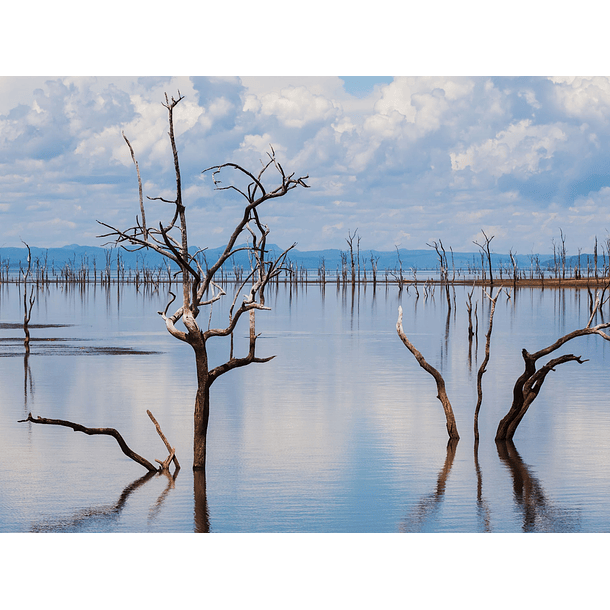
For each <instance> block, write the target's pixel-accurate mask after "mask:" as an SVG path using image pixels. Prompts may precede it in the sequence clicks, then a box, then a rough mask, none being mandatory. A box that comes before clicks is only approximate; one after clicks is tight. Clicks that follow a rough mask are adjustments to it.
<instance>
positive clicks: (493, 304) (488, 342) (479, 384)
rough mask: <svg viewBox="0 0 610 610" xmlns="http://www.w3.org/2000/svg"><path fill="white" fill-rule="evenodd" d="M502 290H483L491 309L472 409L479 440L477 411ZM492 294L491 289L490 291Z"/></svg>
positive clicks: (481, 400) (480, 401) (475, 434)
mask: <svg viewBox="0 0 610 610" xmlns="http://www.w3.org/2000/svg"><path fill="white" fill-rule="evenodd" d="M501 292H502V290H498V292H497V294H496V296H495V297H494V296H491V295H489V294H488V293H487V292H485V296H486V297H487V298H488V299H489V300H490V301H491V309H490V311H489V328H488V329H487V335H486V336H485V358H484V359H483V362H482V363H481V366H480V367H479V372H478V373H477V404H476V407H475V409H474V438H475V440H476V441H478V440H479V411H480V410H481V403H482V402H483V375H484V374H485V372H486V371H487V365H488V364H489V356H490V346H491V332H492V330H493V324H494V312H495V310H496V302H497V301H498V297H499V296H500V293H501ZM492 295H493V291H492Z"/></svg>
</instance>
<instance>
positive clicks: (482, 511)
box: [474, 439, 491, 532]
mask: <svg viewBox="0 0 610 610" xmlns="http://www.w3.org/2000/svg"><path fill="white" fill-rule="evenodd" d="M474 469H475V471H476V473H477V516H478V518H479V519H480V520H481V521H482V523H483V531H484V532H491V511H490V509H489V504H487V500H485V498H484V497H483V475H482V473H481V466H480V465H479V439H475V441H474Z"/></svg>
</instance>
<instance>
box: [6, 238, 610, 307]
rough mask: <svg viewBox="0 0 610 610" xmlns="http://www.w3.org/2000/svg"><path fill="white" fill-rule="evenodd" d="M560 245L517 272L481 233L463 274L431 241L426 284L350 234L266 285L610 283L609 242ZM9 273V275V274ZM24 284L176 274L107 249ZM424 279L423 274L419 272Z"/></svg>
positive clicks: (231, 278) (223, 278) (172, 279)
mask: <svg viewBox="0 0 610 610" xmlns="http://www.w3.org/2000/svg"><path fill="white" fill-rule="evenodd" d="M559 231H560V239H559V241H558V242H556V241H555V239H553V240H552V246H553V255H552V258H548V259H547V260H546V261H545V262H541V259H540V255H539V254H531V255H529V259H530V265H529V267H528V268H527V267H520V266H519V263H518V261H517V257H516V253H515V252H513V251H512V249H511V250H510V251H509V255H508V256H509V261H510V262H507V261H505V260H502V259H500V260H499V261H498V262H495V261H493V256H492V251H491V247H490V246H491V241H492V239H493V236H491V237H488V236H487V235H486V234H485V231H481V233H482V235H483V238H482V239H481V241H480V242H478V241H475V242H473V243H474V244H475V245H476V246H477V247H478V248H479V260H478V262H477V261H476V260H475V259H473V261H472V263H469V264H467V265H466V267H465V268H460V267H456V264H455V260H454V252H453V249H452V248H451V247H449V252H447V250H446V248H445V246H444V245H443V242H442V240H440V239H439V240H438V241H432V242H431V243H428V244H427V245H428V246H429V247H430V248H432V249H434V250H435V252H436V254H437V258H438V266H437V267H436V269H435V270H434V271H435V277H429V278H426V280H424V281H422V280H421V279H418V277H417V273H418V269H417V268H416V267H410V268H409V269H408V270H407V269H405V268H404V265H403V261H402V259H401V256H400V250H399V249H398V247H397V246H396V265H395V266H394V267H390V268H384V269H380V268H379V259H380V257H379V256H378V255H375V254H374V253H373V252H372V251H371V252H370V253H369V255H366V256H365V255H363V254H362V252H361V249H360V242H361V236H360V235H359V234H358V229H356V230H355V231H353V232H352V231H351V230H349V231H348V236H347V238H346V242H347V246H348V248H347V250H346V251H342V252H340V257H341V262H340V265H337V267H336V269H330V268H329V267H328V265H327V261H326V260H325V258H324V257H321V258H320V260H319V262H318V267H317V269H310V268H308V267H307V266H305V265H303V264H299V263H298V262H297V261H292V260H290V258H289V257H287V260H286V263H287V264H286V267H285V269H284V270H283V273H282V274H279V275H278V276H276V277H274V278H273V280H272V281H273V282H275V283H285V284H288V283H293V284H309V283H317V284H321V285H326V284H328V283H336V284H337V285H352V286H355V285H361V284H364V285H367V284H372V285H373V287H376V286H377V284H378V283H383V284H386V285H387V284H396V285H398V287H399V289H401V290H402V289H403V288H404V287H405V286H406V287H413V288H415V289H416V290H417V292H418V296H419V287H420V286H422V285H424V286H425V285H432V284H441V285H442V286H449V285H451V284H455V283H456V282H459V283H462V284H463V283H466V282H468V281H472V280H474V281H477V282H480V283H483V284H485V285H489V286H493V284H494V281H496V282H497V281H498V280H499V281H500V282H502V284H503V285H506V284H507V283H509V284H510V283H512V284H513V286H514V287H515V288H516V287H517V286H518V285H519V283H520V282H524V281H526V280H529V281H537V282H538V283H540V284H542V285H544V282H545V281H547V282H554V283H558V284H561V283H562V282H565V281H569V280H588V281H589V282H591V283H593V284H597V283H599V282H600V281H603V280H604V279H605V278H610V237H607V238H606V240H605V241H603V242H601V243H600V242H599V241H598V239H597V237H595V240H594V244H593V254H584V255H583V254H582V248H579V249H578V255H577V256H575V257H571V258H569V257H568V256H567V248H566V235H565V233H564V232H563V230H562V229H561V228H560V230H559ZM195 256H196V258H197V259H198V260H199V262H200V264H201V266H202V268H205V269H206V270H208V269H209V266H208V262H207V259H206V256H205V250H201V251H199V252H198V253H197V254H196V255H195ZM12 267H13V268H12ZM12 267H11V261H10V259H8V258H7V259H3V260H0V283H9V282H12V283H21V282H23V281H24V280H23V278H24V273H25V269H24V267H23V263H22V262H21V260H20V261H18V267H19V268H18V271H15V269H14V267H15V265H13V266H12ZM28 268H29V279H30V281H31V282H32V283H34V284H35V285H36V286H45V285H50V284H56V285H57V284H83V285H84V284H96V285H102V286H104V285H111V284H115V283H121V284H134V285H135V286H136V287H139V286H140V285H144V286H154V287H156V288H158V287H159V285H161V284H163V285H169V287H170V289H171V286H172V284H175V283H176V282H177V277H179V276H180V269H179V267H177V266H176V265H172V264H171V261H167V260H165V261H163V263H162V264H159V265H156V266H148V265H147V264H146V260H145V257H144V256H142V257H141V259H140V260H137V262H136V266H135V269H134V268H132V267H131V266H127V265H126V263H125V258H124V256H123V255H122V254H121V250H120V249H119V248H112V249H109V250H107V251H106V252H105V261H104V264H103V265H98V261H97V260H96V257H92V258H91V260H89V257H88V256H87V255H83V256H81V257H80V260H78V261H77V258H76V255H74V256H73V257H72V258H71V259H70V260H69V261H67V262H65V263H64V264H63V266H61V267H60V266H57V265H56V264H55V263H54V261H49V260H48V255H47V254H46V253H45V254H44V256H35V257H31V253H29V256H28ZM419 271H430V270H425V269H424V270H419ZM245 275H247V267H244V266H243V265H240V264H237V263H236V262H235V261H231V260H230V259H229V260H227V261H226V263H225V264H223V265H222V266H221V267H220V268H219V269H218V273H217V281H218V283H220V284H227V283H238V284H239V283H241V281H242V280H243V278H244V277H245Z"/></svg>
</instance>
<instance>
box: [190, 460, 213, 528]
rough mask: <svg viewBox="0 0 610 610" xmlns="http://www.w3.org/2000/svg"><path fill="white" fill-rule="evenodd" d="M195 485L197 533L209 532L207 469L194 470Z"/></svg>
mask: <svg viewBox="0 0 610 610" xmlns="http://www.w3.org/2000/svg"><path fill="white" fill-rule="evenodd" d="M193 477H194V486H195V533H196V534H207V533H209V531H210V512H209V510H208V497H207V493H206V488H205V470H194V471H193Z"/></svg>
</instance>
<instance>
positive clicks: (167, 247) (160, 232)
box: [100, 92, 308, 470]
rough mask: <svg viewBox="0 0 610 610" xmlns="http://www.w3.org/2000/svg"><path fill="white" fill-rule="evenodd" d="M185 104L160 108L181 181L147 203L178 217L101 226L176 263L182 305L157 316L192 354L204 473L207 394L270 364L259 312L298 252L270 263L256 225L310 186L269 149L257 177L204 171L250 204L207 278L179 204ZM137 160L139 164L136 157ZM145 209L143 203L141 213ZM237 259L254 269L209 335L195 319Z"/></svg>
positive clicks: (196, 459) (196, 464) (197, 460)
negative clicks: (234, 375) (274, 203)
mask: <svg viewBox="0 0 610 610" xmlns="http://www.w3.org/2000/svg"><path fill="white" fill-rule="evenodd" d="M182 99H184V98H183V96H182V95H180V92H178V97H177V98H174V97H172V98H171V99H169V98H168V97H167V95H166V96H165V103H164V104H163V106H165V108H166V109H167V111H168V122H169V139H170V144H171V148H172V153H173V161H174V172H175V180H176V196H175V199H173V200H167V199H163V198H162V197H153V198H149V199H152V200H157V201H163V202H165V203H167V204H169V205H170V206H172V209H173V212H172V215H171V216H170V218H171V219H170V221H169V223H166V224H163V223H159V225H158V228H153V226H152V224H149V225H146V224H145V223H144V221H143V220H142V221H140V219H139V218H138V217H136V224H135V226H133V227H130V228H128V229H118V228H116V227H112V226H110V225H108V224H106V223H103V222H101V223H100V224H102V225H103V226H105V227H107V228H108V229H110V232H109V233H106V234H105V235H102V236H101V237H111V238H113V239H114V241H115V243H116V244H117V245H119V246H122V247H123V248H125V249H130V248H131V249H135V250H137V249H142V248H148V249H151V250H154V251H155V252H157V253H159V254H161V255H162V256H164V257H166V259H168V260H170V261H171V262H173V263H174V264H175V265H176V266H177V267H178V269H179V275H180V276H181V278H182V296H181V299H180V304H179V305H178V306H177V308H176V310H175V311H174V313H173V314H171V315H170V314H168V311H169V308H170V307H171V305H172V303H173V302H174V300H175V299H176V295H174V294H173V293H172V292H170V293H169V294H170V296H171V298H170V300H169V302H168V303H167V305H166V307H165V310H164V311H160V312H159V314H160V315H161V317H162V318H163V320H164V322H165V325H166V328H167V330H168V332H169V333H170V334H171V335H172V336H173V337H175V338H176V339H179V340H180V341H183V342H185V343H188V344H189V345H190V346H191V348H192V349H193V351H194V354H195V364H196V370H197V393H196V397H195V412H194V440H193V469H194V470H203V469H205V458H206V439H207V430H208V421H209V416H210V388H211V386H212V384H213V383H214V381H216V380H217V379H218V378H219V377H221V376H222V375H224V374H225V373H227V372H228V371H230V370H233V369H235V368H238V367H243V366H246V365H248V364H251V363H253V362H258V363H262V362H268V361H269V360H271V359H272V358H273V356H270V357H266V358H259V357H258V356H256V340H257V334H256V330H255V311H256V310H269V309H270V308H269V307H266V306H265V299H264V289H265V286H266V285H267V284H268V282H269V281H270V280H272V279H273V278H275V277H277V276H278V275H279V274H280V273H282V272H283V271H284V262H285V259H286V255H287V253H288V251H289V250H290V249H292V247H294V245H293V246H291V247H290V248H288V249H287V250H285V251H284V252H283V253H282V254H281V255H280V256H279V257H278V258H277V259H275V260H271V259H269V258H268V252H267V249H266V243H267V235H268V234H269V229H268V227H267V226H266V225H264V224H263V223H262V221H261V219H260V217H259V207H260V206H261V204H263V203H264V202H266V201H269V200H272V199H276V198H278V197H283V196H284V195H286V194H287V193H288V192H289V191H291V190H292V189H294V188H296V187H298V186H302V187H307V186H308V185H307V184H305V182H304V181H305V180H306V179H307V178H308V176H304V177H299V178H296V177H295V174H294V173H291V174H286V173H285V172H284V169H283V168H282V166H281V165H280V163H279V162H278V161H277V159H276V156H275V151H274V150H273V148H271V153H269V154H268V159H267V160H266V162H264V163H262V168H261V169H260V170H259V171H258V173H257V174H255V173H251V172H250V171H247V170H246V169H244V168H243V167H241V166H240V165H237V164H235V163H223V164H221V165H216V166H213V167H210V168H208V169H206V170H204V173H205V172H208V171H209V172H212V178H213V181H214V185H215V187H216V190H220V191H222V190H233V191H235V192H237V193H238V194H239V195H241V196H243V198H244V199H245V201H246V203H245V206H244V210H243V215H242V217H241V218H240V219H239V221H238V222H237V224H236V226H235V229H234V230H233V233H232V234H231V236H230V237H229V240H228V242H227V244H226V246H225V248H224V250H223V252H222V253H221V254H220V256H219V257H218V259H217V260H216V262H215V263H214V264H213V265H211V266H210V267H209V268H208V269H206V270H205V271H204V270H203V269H202V268H201V266H200V264H199V262H198V260H197V258H196V255H193V254H191V253H190V252H189V248H188V245H189V244H188V239H189V236H188V231H187V223H186V206H185V203H184V201H183V199H182V178H181V174H180V165H179V160H178V149H177V146H176V141H175V137H174V108H175V107H176V106H177V105H178V104H179V103H180V101H181V100H182ZM125 139H126V138H125ZM126 140H127V139H126ZM128 144H129V142H128ZM130 149H131V147H130ZM133 160H134V162H135V154H134V156H133ZM136 169H137V166H136ZM223 170H225V171H228V170H233V171H234V172H235V174H234V175H236V176H237V177H238V179H242V180H244V181H245V186H242V187H239V186H237V185H235V184H232V183H231V184H228V185H227V186H225V185H223V184H222V182H221V181H220V180H219V174H220V173H221V172H223ZM270 171H271V172H273V171H275V173H276V174H277V178H278V182H279V184H276V185H275V186H273V187H269V186H267V185H265V184H264V183H263V182H264V179H265V178H266V177H267V175H268V173H269V172H270ZM143 208H144V206H143V203H142V204H141V212H142V210H143ZM143 218H144V217H143ZM244 240H249V242H248V244H247V245H243V243H244ZM240 251H248V253H249V255H250V260H251V261H252V269H251V271H250V273H249V274H248V275H247V276H246V278H245V279H244V280H243V282H241V283H240V284H238V285H237V284H236V286H237V287H236V292H235V296H234V298H233V303H232V305H231V307H230V309H229V315H228V321H227V325H226V326H225V327H224V328H210V322H209V321H208V324H207V328H206V327H205V326H204V327H202V326H200V324H199V322H198V321H197V318H198V316H199V314H200V312H201V311H202V309H203V308H205V307H210V308H211V306H212V305H213V304H214V303H216V302H217V301H218V300H219V299H221V298H222V297H224V296H226V292H225V291H224V289H223V288H221V286H220V285H219V284H218V283H216V281H215V279H216V277H217V274H221V273H222V270H223V266H224V265H225V263H227V262H228V261H229V259H231V257H232V256H233V255H235V254H236V253H237V252H240ZM246 284H249V287H248V289H247V291H246V293H245V294H243V293H242V291H243V290H244V289H245V287H246ZM204 295H207V298H204ZM240 295H242V300H241V302H239V303H238V298H239V296H240ZM246 313H247V314H248V316H247V317H249V322H250V336H249V349H248V352H247V354H246V355H245V356H242V357H235V356H234V354H233V341H232V339H233V333H234V331H235V329H236V327H237V324H238V322H239V321H240V320H241V318H242V317H243V316H244V314H246ZM204 319H205V320H210V319H211V312H210V315H209V316H204ZM179 321H181V322H182V324H183V325H184V327H185V330H181V329H180V328H178V327H177V324H178V322H179ZM218 337H230V338H231V352H230V357H229V359H228V360H227V361H226V362H224V363H223V364H220V365H218V366H216V367H214V368H210V366H209V363H208V341H209V340H211V339H215V338H218Z"/></svg>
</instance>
